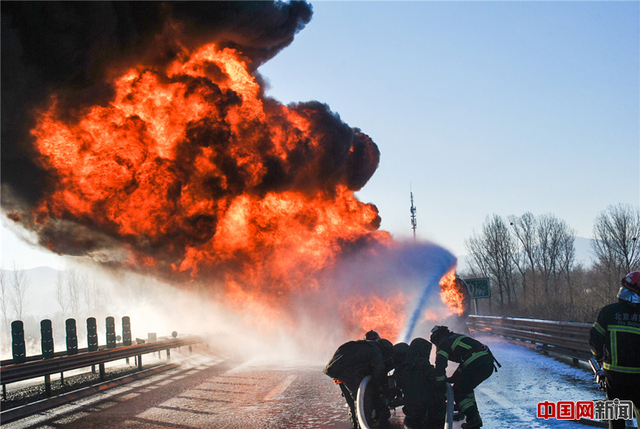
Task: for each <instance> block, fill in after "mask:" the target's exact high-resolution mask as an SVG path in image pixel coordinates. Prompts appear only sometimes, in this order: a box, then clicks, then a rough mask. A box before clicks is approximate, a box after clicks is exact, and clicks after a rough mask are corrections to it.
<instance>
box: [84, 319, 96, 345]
mask: <svg viewBox="0 0 640 429" xmlns="http://www.w3.org/2000/svg"><path fill="white" fill-rule="evenodd" d="M87 346H88V348H89V351H90V352H95V351H98V327H97V326H96V318H95V317H89V318H88V319H87Z"/></svg>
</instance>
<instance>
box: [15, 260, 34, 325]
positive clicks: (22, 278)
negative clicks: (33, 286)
mask: <svg viewBox="0 0 640 429" xmlns="http://www.w3.org/2000/svg"><path fill="white" fill-rule="evenodd" d="M29 284H30V283H29V278H28V277H27V274H26V272H25V271H24V270H22V269H21V268H20V266H19V265H18V264H17V263H16V262H14V263H13V272H12V273H11V289H12V295H11V303H12V305H13V310H14V312H15V315H16V317H17V318H18V320H22V317H23V315H24V310H25V298H26V295H27V289H29Z"/></svg>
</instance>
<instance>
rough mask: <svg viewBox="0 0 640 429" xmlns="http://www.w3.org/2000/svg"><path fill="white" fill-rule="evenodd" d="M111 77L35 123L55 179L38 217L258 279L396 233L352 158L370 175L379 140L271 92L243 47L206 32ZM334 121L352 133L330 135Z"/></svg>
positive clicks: (146, 257) (316, 263) (291, 274)
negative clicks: (269, 96)
mask: <svg viewBox="0 0 640 429" xmlns="http://www.w3.org/2000/svg"><path fill="white" fill-rule="evenodd" d="M114 88H115V90H116V95H115V97H114V99H113V100H112V102H111V103H110V104H109V105H107V106H94V107H93V108H91V109H90V110H89V111H88V112H86V114H84V116H82V117H81V118H79V120H77V121H75V122H73V121H64V120H63V119H61V118H62V117H63V115H62V114H61V112H59V111H58V103H57V101H56V98H55V97H54V98H53V99H52V102H51V104H50V106H49V108H48V109H47V110H46V111H44V112H43V113H42V114H41V115H40V117H39V120H38V123H37V126H36V128H35V129H34V130H32V134H33V135H34V136H35V137H36V138H37V141H36V147H37V149H38V150H39V152H40V153H41V154H42V158H41V163H42V165H43V166H44V167H45V168H46V169H48V170H49V171H50V172H51V174H52V175H53V176H54V177H55V178H56V179H57V181H56V182H55V185H54V186H53V191H52V193H51V194H49V195H47V196H46V197H45V198H44V199H43V200H42V201H41V202H40V205H39V209H38V217H37V219H38V220H39V221H40V222H41V223H46V222H47V220H48V219H50V218H54V219H55V218H62V219H67V220H72V221H76V222H79V223H83V224H85V225H90V227H91V228H94V229H97V230H100V231H103V232H107V234H108V235H110V236H114V237H117V238H118V239H120V240H121V241H123V242H125V243H126V244H127V246H128V248H129V249H130V252H131V257H130V260H129V261H128V262H126V263H127V264H128V265H129V266H132V267H135V266H140V265H145V266H154V267H157V268H161V269H165V270H167V271H169V272H171V273H173V274H180V273H189V274H190V275H191V276H192V277H195V276H198V275H200V274H212V273H216V272H222V273H223V274H222V275H223V276H224V277H226V279H227V280H228V282H227V284H231V283H232V282H235V284H236V287H240V288H244V289H247V290H263V291H264V290H266V291H273V289H276V290H278V291H282V290H284V291H288V290H292V289H298V288H301V287H302V288H304V285H305V284H308V283H309V282H308V281H307V280H308V273H313V272H317V271H318V270H321V269H323V268H324V267H326V266H328V265H330V264H331V263H332V262H333V260H334V259H335V257H336V255H337V254H338V253H339V252H340V251H341V250H342V249H343V248H344V246H345V245H349V244H350V243H357V242H362V241H363V240H364V241H365V242H366V241H374V242H377V241H385V240H387V239H388V234H387V233H386V232H383V231H377V228H378V226H379V223H380V218H379V216H378V212H377V209H376V207H375V206H373V205H371V204H364V203H362V202H360V201H358V200H357V199H356V197H355V196H354V191H355V190H357V189H358V188H359V187H360V186H362V185H363V184H364V183H363V179H362V178H358V174H360V173H361V172H360V171H358V169H362V166H361V165H359V164H357V162H356V158H357V157H358V156H359V157H360V159H359V161H364V164H366V163H369V166H367V165H365V170H367V169H368V170H370V171H368V172H367V173H371V174H372V173H373V170H375V166H376V165H377V148H376V147H375V144H374V143H373V142H371V140H370V139H369V138H368V137H367V136H365V135H364V134H362V133H360V132H359V131H358V130H353V129H349V128H347V127H346V126H345V125H344V124H342V123H341V122H339V120H338V119H337V117H336V116H335V115H334V116H331V115H332V114H331V113H329V112H326V111H325V110H323V109H325V108H324V107H322V106H321V105H313V106H308V105H305V106H297V107H295V108H290V107H286V106H282V105H279V104H277V103H276V102H275V101H273V100H269V101H268V102H266V101H265V100H264V99H262V98H261V92H262V90H261V88H260V86H259V84H258V82H257V81H256V78H255V77H254V76H252V75H251V74H250V73H249V71H248V69H247V64H246V60H245V59H243V57H242V56H241V55H240V54H239V53H238V52H236V51H235V50H233V49H228V48H225V49H222V50H217V49H216V47H215V46H214V45H213V44H210V45H207V46H204V47H202V48H201V49H199V50H197V51H196V52H194V53H193V54H192V55H191V56H190V57H188V58H187V59H186V60H182V61H180V60H176V61H175V62H174V63H172V64H171V65H170V66H169V67H168V68H167V70H165V71H164V72H161V71H158V70H155V69H150V68H149V69H146V68H144V67H142V66H139V67H137V68H134V69H131V70H129V71H128V72H127V73H125V74H124V75H123V76H121V77H120V78H118V79H117V80H116V81H115V82H114ZM327 115H329V116H328V117H327ZM327 120H330V121H334V122H336V123H337V124H338V126H339V127H341V128H342V129H340V130H339V131H340V132H342V133H344V134H345V136H342V137H344V138H345V140H346V143H345V142H336V141H334V140H332V139H335V138H337V137H340V136H332V135H328V136H327V135H326V133H324V134H323V132H322V130H321V126H322V125H323V124H322V121H327ZM340 144H342V145H343V147H340V146H339V145H340ZM331 145H334V146H338V147H337V150H339V151H340V154H339V155H340V156H341V158H340V157H339V158H338V159H337V160H336V161H333V160H332V159H331V158H330V155H331V154H330V153H328V151H329V149H331ZM356 152H357V154H354V153H356ZM332 169H335V171H337V173H335V171H333V170H332ZM369 175H370V174H369ZM365 176H366V174H365ZM323 178H324V179H323ZM367 178H368V177H366V178H364V181H366V179H367ZM323 180H324V181H323ZM52 246H53V247H55V243H53V244H52ZM234 290H235V288H234Z"/></svg>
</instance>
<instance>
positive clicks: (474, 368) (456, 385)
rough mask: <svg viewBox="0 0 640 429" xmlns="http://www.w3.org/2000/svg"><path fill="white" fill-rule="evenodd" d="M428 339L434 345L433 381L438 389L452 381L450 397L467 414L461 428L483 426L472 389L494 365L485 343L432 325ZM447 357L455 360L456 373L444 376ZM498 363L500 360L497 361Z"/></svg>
mask: <svg viewBox="0 0 640 429" xmlns="http://www.w3.org/2000/svg"><path fill="white" fill-rule="evenodd" d="M431 342H432V343H433V344H434V345H435V346H436V347H437V350H438V351H437V352H436V385H437V390H438V391H440V392H445V391H446V384H445V383H446V382H447V381H449V382H450V383H451V384H452V385H453V397H454V400H455V403H456V405H457V406H458V409H459V410H460V411H461V412H462V413H464V415H465V416H466V417H467V421H466V423H463V424H462V428H463V429H475V428H479V427H481V426H482V419H481V418H480V413H479V411H478V405H477V404H476V397H475V395H474V393H473V389H475V388H476V387H477V386H478V385H479V384H480V383H482V382H483V381H484V380H486V379H487V378H489V377H490V376H491V374H493V371H494V370H497V368H496V367H495V365H494V362H495V363H496V364H498V362H497V361H496V360H495V358H494V357H493V355H492V354H491V351H490V350H489V348H488V347H487V346H485V345H484V344H482V343H481V342H479V341H477V340H474V339H473V338H470V337H467V336H465V335H461V334H456V333H453V332H451V331H449V328H447V327H446V326H434V328H433V329H432V330H431ZM448 361H453V362H458V363H459V364H460V365H458V368H457V369H456V371H455V373H454V374H453V375H452V376H451V378H449V379H448V380H447V375H446V369H447V364H448ZM498 366H500V364H498Z"/></svg>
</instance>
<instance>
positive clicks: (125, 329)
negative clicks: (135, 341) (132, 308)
mask: <svg viewBox="0 0 640 429" xmlns="http://www.w3.org/2000/svg"><path fill="white" fill-rule="evenodd" d="M131 343H132V342H131V319H129V316H124V317H123V318H122V345H123V346H125V347H127V346H130V345H131ZM126 362H127V365H129V358H127V359H126Z"/></svg>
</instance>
